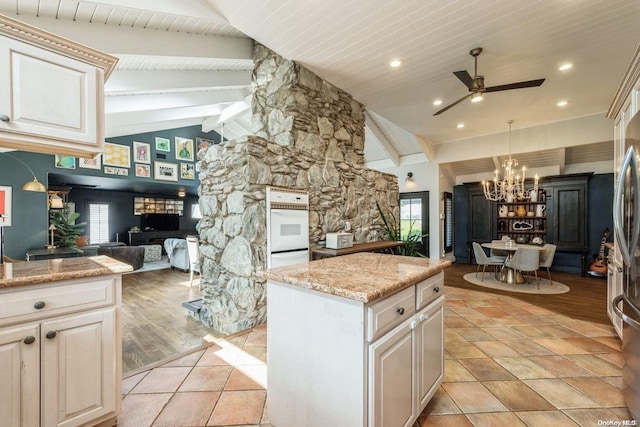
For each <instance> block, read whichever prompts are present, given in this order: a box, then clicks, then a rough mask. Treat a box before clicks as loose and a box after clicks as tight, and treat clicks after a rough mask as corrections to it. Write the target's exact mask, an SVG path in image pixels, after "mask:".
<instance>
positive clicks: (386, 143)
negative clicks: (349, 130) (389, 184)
mask: <svg viewBox="0 0 640 427" xmlns="http://www.w3.org/2000/svg"><path fill="white" fill-rule="evenodd" d="M365 123H366V125H367V126H368V127H369V129H370V130H371V132H372V133H373V134H374V135H375V137H376V139H377V140H378V141H379V142H380V144H382V146H383V147H384V149H385V150H386V151H387V154H388V155H389V158H390V159H391V161H392V162H393V164H394V165H396V166H399V165H400V156H399V155H398V153H396V150H395V149H394V148H393V145H392V144H391V142H390V141H389V140H388V139H387V137H386V136H385V135H384V133H382V131H381V130H380V128H379V127H378V125H377V124H376V122H375V121H374V119H373V118H372V117H371V115H370V114H369V113H365Z"/></svg>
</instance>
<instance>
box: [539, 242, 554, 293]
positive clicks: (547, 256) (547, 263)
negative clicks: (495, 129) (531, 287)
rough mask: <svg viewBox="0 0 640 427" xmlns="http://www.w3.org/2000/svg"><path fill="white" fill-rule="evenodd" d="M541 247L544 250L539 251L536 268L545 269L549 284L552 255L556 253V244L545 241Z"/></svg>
mask: <svg viewBox="0 0 640 427" xmlns="http://www.w3.org/2000/svg"><path fill="white" fill-rule="evenodd" d="M543 248H544V250H543V251H542V252H540V265H539V266H538V268H541V269H542V268H546V269H547V275H548V276H549V284H551V283H552V281H551V264H553V257H554V256H555V255H556V245H554V244H551V243H547V244H545V245H544V246H543Z"/></svg>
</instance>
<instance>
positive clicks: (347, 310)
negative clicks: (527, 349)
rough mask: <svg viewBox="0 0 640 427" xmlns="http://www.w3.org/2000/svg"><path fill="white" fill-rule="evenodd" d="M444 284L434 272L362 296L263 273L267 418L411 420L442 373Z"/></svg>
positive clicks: (374, 425) (281, 425)
mask: <svg viewBox="0 0 640 427" xmlns="http://www.w3.org/2000/svg"><path fill="white" fill-rule="evenodd" d="M443 289H444V273H443V272H438V273H437V274H435V275H433V276H431V277H429V278H427V279H425V280H423V281H421V282H420V283H416V284H413V285H410V286H407V287H405V288H404V289H402V290H400V291H398V292H396V293H393V294H392V295H388V296H386V297H382V298H381V299H379V300H376V301H374V302H373V303H371V304H366V303H362V302H359V301H355V300H350V299H348V298H341V297H337V296H334V295H329V294H324V293H321V292H317V291H312V290H309V289H304V288H301V287H297V286H293V285H288V284H285V283H281V282H276V281H272V280H269V281H268V282H267V304H268V308H267V311H268V313H269V314H268V316H269V319H268V322H267V327H268V334H267V365H268V369H267V376H268V377H267V383H268V389H269V393H268V394H267V407H268V409H267V410H268V412H269V420H270V421H271V423H272V424H273V425H275V426H278V427H289V426H295V427H297V426H302V425H304V426H306V427H313V426H318V427H324V426H329V425H331V426H334V425H335V426H362V427H365V426H369V427H396V426H398V427H399V426H411V425H412V424H413V423H414V422H415V421H416V419H417V418H418V416H419V415H420V413H421V412H422V410H423V409H424V407H425V406H426V405H427V403H428V402H429V399H431V396H432V395H433V393H434V392H435V391H436V389H437V388H438V386H439V385H440V383H441V382H442V378H443V374H444V339H443V336H444V335H443V333H444V323H443V310H444V308H443V307H444V296H443V295H442V294H443ZM291 408H295V410H291Z"/></svg>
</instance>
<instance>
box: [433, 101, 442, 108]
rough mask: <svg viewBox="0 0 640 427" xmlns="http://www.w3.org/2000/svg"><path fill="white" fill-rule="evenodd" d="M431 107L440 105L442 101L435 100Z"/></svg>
mask: <svg viewBox="0 0 640 427" xmlns="http://www.w3.org/2000/svg"><path fill="white" fill-rule="evenodd" d="M433 105H435V106H436V107H437V106H438V105H442V99H436V100H435V101H433Z"/></svg>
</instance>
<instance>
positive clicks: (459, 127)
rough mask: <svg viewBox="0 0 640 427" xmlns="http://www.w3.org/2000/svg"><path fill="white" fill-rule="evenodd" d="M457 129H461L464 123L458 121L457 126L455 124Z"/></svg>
mask: <svg viewBox="0 0 640 427" xmlns="http://www.w3.org/2000/svg"><path fill="white" fill-rule="evenodd" d="M456 127H457V128H458V129H462V128H463V127H464V123H458V126H456Z"/></svg>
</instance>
